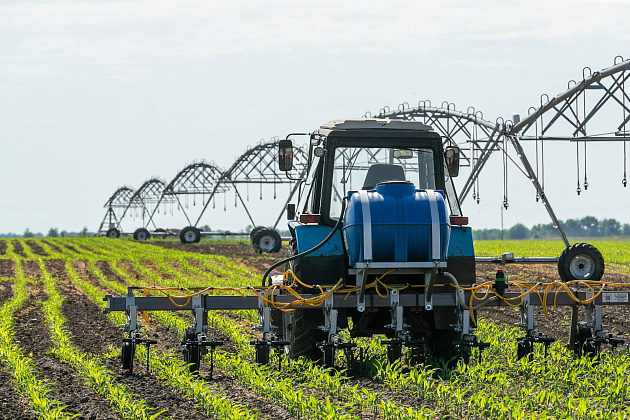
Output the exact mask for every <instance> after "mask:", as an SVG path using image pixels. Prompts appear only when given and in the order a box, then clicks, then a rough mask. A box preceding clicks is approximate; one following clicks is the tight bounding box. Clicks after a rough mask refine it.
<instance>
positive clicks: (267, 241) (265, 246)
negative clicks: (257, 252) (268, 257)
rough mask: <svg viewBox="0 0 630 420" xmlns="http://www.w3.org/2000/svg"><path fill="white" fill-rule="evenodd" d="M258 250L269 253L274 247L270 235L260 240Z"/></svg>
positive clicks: (274, 244) (273, 240)
mask: <svg viewBox="0 0 630 420" xmlns="http://www.w3.org/2000/svg"><path fill="white" fill-rule="evenodd" d="M258 246H259V247H260V249H262V250H263V251H265V252H271V251H272V250H273V248H274V247H275V246H276V241H275V239H274V238H273V236H271V235H265V236H263V237H262V238H260V242H259V243H258Z"/></svg>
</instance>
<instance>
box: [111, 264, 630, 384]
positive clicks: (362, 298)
mask: <svg viewBox="0 0 630 420" xmlns="http://www.w3.org/2000/svg"><path fill="white" fill-rule="evenodd" d="M399 269H401V268H399ZM413 270H416V271H418V270H420V271H422V270H424V274H425V280H426V281H425V284H423V285H419V286H418V287H417V288H416V289H415V291H413V289H411V288H409V289H405V290H404V291H403V290H396V289H388V290H389V293H388V295H387V296H380V295H379V294H375V293H369V294H363V293H365V290H364V288H362V287H359V289H358V290H356V292H354V293H353V292H348V293H346V292H345V291H343V290H342V289H340V284H337V285H335V286H328V287H325V288H324V289H322V293H321V294H308V295H301V296H300V297H299V299H296V297H295V294H292V293H286V291H284V290H283V288H282V287H279V284H280V281H281V280H280V278H279V277H280V276H275V278H274V283H275V285H274V286H270V287H259V288H254V287H246V288H239V289H233V290H235V291H239V293H241V295H215V294H212V293H213V292H214V291H216V290H225V289H221V288H213V287H205V288H204V287H197V288H188V289H186V290H187V291H188V292H190V293H192V294H191V295H185V296H173V295H170V294H169V291H174V290H181V289H179V288H160V287H140V286H133V287H128V289H127V290H128V291H127V295H126V296H124V297H114V296H111V295H107V296H105V298H104V300H105V301H106V302H107V307H106V309H105V312H106V313H107V312H116V311H122V312H125V313H126V316H127V323H126V324H125V326H124V331H125V332H126V335H127V338H125V339H123V367H124V368H127V369H129V370H131V369H133V368H132V365H133V360H131V361H129V359H125V356H124V355H125V346H128V345H129V344H128V343H132V345H133V346H135V345H137V344H144V345H148V344H147V343H144V341H143V340H142V339H141V336H140V332H139V331H140V328H141V326H140V325H139V324H138V322H137V316H138V313H139V312H145V311H191V312H192V314H193V321H192V323H191V325H190V327H189V328H188V329H187V330H186V334H185V337H184V341H183V342H182V346H183V349H184V355H185V357H184V360H185V361H186V362H187V363H189V364H190V369H191V371H193V372H195V371H198V370H199V366H200V361H201V355H203V354H205V353H206V350H205V349H206V348H207V347H211V349H212V351H211V364H212V353H213V352H214V349H215V348H216V347H217V346H220V345H222V344H223V343H222V342H219V341H212V340H210V339H209V334H208V328H207V325H208V324H207V312H208V311H215V310H256V311H258V315H259V326H258V329H259V330H260V331H261V337H260V339H257V340H254V341H252V342H251V343H250V344H251V345H253V346H254V348H255V350H256V356H255V360H256V362H258V363H260V364H269V360H270V349H271V348H275V349H279V348H283V347H285V348H286V346H287V345H289V343H288V342H286V341H280V340H278V339H277V335H276V333H275V332H274V328H275V327H274V326H273V325H272V322H271V317H272V310H274V309H280V310H285V311H286V310H292V309H306V310H321V311H323V312H324V315H325V317H324V319H325V322H324V324H323V325H321V326H320V327H319V328H320V329H321V330H323V331H326V332H327V333H328V339H327V341H325V342H321V343H318V347H320V349H321V350H322V363H323V364H324V365H327V366H333V365H334V360H335V351H337V350H340V349H341V350H350V349H351V348H352V347H354V346H355V345H354V343H351V342H345V341H344V340H343V339H342V337H341V336H340V334H339V331H340V329H339V326H338V322H337V321H338V320H337V317H338V312H339V310H340V309H349V308H354V309H357V310H359V311H365V310H368V309H371V308H389V312H390V319H391V322H390V324H389V325H388V326H387V327H388V328H390V329H391V330H392V332H393V336H394V338H393V339H392V340H387V341H383V342H382V343H383V344H386V345H387V347H388V352H387V353H388V359H389V361H390V362H393V361H394V360H396V359H398V358H400V357H401V355H402V349H403V346H404V347H408V348H414V347H419V346H423V345H424V344H425V341H424V340H418V339H413V338H412V337H411V335H410V334H408V332H407V328H408V327H409V326H408V325H406V324H404V323H403V313H404V310H405V308H406V309H423V310H427V311H430V310H434V309H435V308H437V307H452V308H453V309H454V310H456V311H457V313H458V315H459V316H458V318H457V325H454V326H453V327H454V329H455V330H456V331H458V332H459V333H460V337H461V339H460V340H459V341H455V342H453V346H454V349H456V350H458V352H459V353H460V354H461V355H462V356H464V355H466V354H470V352H469V349H471V348H473V347H477V348H479V349H480V351H482V350H483V349H485V348H486V347H487V346H488V345H489V344H487V343H483V342H479V341H478V339H477V336H476V335H475V329H474V327H473V325H475V317H474V314H475V312H476V311H477V310H478V309H479V308H481V307H489V306H490V307H492V306H494V307H498V306H511V307H518V308H519V310H520V314H521V322H520V323H518V324H517V325H518V326H519V327H520V328H521V329H523V331H524V333H525V334H524V336H522V337H520V338H519V339H518V347H517V348H518V351H517V356H518V358H521V357H526V356H528V357H532V353H533V351H534V345H535V344H541V345H544V346H546V347H547V346H549V345H550V344H551V343H552V342H553V341H554V340H553V339H552V338H549V337H547V336H545V335H544V334H543V333H542V332H541V331H540V330H539V329H538V328H537V324H536V323H535V308H536V307H542V308H543V309H544V310H545V312H547V308H549V307H551V306H553V307H556V306H570V307H571V308H572V316H571V326H570V334H569V344H568V348H569V349H570V350H573V351H574V352H575V353H576V355H581V354H588V355H592V356H594V355H597V354H598V353H599V352H600V350H601V345H602V344H609V345H611V346H612V347H616V346H618V345H620V344H623V343H624V341H623V340H621V339H618V338H615V337H614V335H613V334H612V333H611V332H610V331H608V330H607V327H606V326H605V325H604V324H603V322H602V308H603V306H604V305H628V304H630V303H629V302H630V291H619V290H615V291H605V288H606V287H619V286H622V284H613V283H606V282H592V281H591V282H584V281H573V282H568V283H562V282H553V283H546V284H542V283H526V282H522V281H515V282H510V283H507V285H514V286H515V287H516V288H518V289H520V291H519V292H514V291H510V292H508V291H505V285H504V284H500V283H498V282H494V283H493V282H486V283H484V284H481V285H473V286H471V287H459V286H458V285H457V282H456V281H454V282H453V283H450V284H445V285H437V284H436V285H432V284H431V278H432V277H433V276H432V275H431V274H432V272H434V269H431V268H426V267H415V268H413ZM624 286H627V285H624ZM543 287H546V290H545V291H544V292H543V291H542V290H541V289H542V288H543ZM553 287H557V288H558V290H556V291H554V292H550V289H551V288H553ZM355 289H356V288H355ZM421 289H424V290H421ZM596 289H597V290H598V291H596ZM139 291H144V293H145V294H146V293H147V292H151V291H154V292H160V293H163V294H165V295H164V296H136V293H137V292H139ZM246 292H249V293H250V295H245V294H244V293H246ZM401 292H402V293H401ZM421 292H424V293H421ZM350 294H353V295H354V298H353V299H350V298H349V296H350ZM270 302H271V303H270ZM313 302H318V304H316V305H314V304H313ZM514 302H516V303H514ZM580 307H584V309H585V320H584V321H583V322H581V323H580V322H578V311H579V308H580ZM471 309H472V313H471ZM130 339H131V340H130ZM145 341H146V340H145ZM150 344H154V343H150ZM133 353H134V352H133V351H131V353H130V354H131V357H132V358H133ZM125 360H126V361H125Z"/></svg>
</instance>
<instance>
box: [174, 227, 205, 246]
mask: <svg viewBox="0 0 630 420" xmlns="http://www.w3.org/2000/svg"><path fill="white" fill-rule="evenodd" d="M179 240H180V241H182V243H183V244H196V243H199V241H200V240H201V230H199V229H197V228H196V227H194V226H186V227H185V228H184V229H182V231H181V232H180V233H179Z"/></svg>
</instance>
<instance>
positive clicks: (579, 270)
mask: <svg viewBox="0 0 630 420" xmlns="http://www.w3.org/2000/svg"><path fill="white" fill-rule="evenodd" d="M594 268H595V262H594V261H593V260H592V259H591V258H590V257H589V256H588V255H578V256H576V257H575V258H573V259H572V260H571V264H570V266H569V269H570V270H571V274H573V276H574V277H575V278H576V279H578V280H585V279H588V278H589V277H590V276H591V275H592V274H593V269H594Z"/></svg>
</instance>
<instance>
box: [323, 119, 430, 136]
mask: <svg viewBox="0 0 630 420" xmlns="http://www.w3.org/2000/svg"><path fill="white" fill-rule="evenodd" d="M313 136H315V137H319V136H323V137H330V136H332V137H337V136H338V137H381V138H392V139H393V138H431V139H432V138H437V139H439V138H440V135H439V134H438V133H436V132H435V131H433V128H432V127H431V126H430V125H426V124H423V123H421V122H419V121H401V120H388V119H381V118H356V119H343V120H332V121H330V122H328V123H326V124H323V125H322V126H321V127H320V128H319V129H318V130H316V131H315V132H314V133H313Z"/></svg>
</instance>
